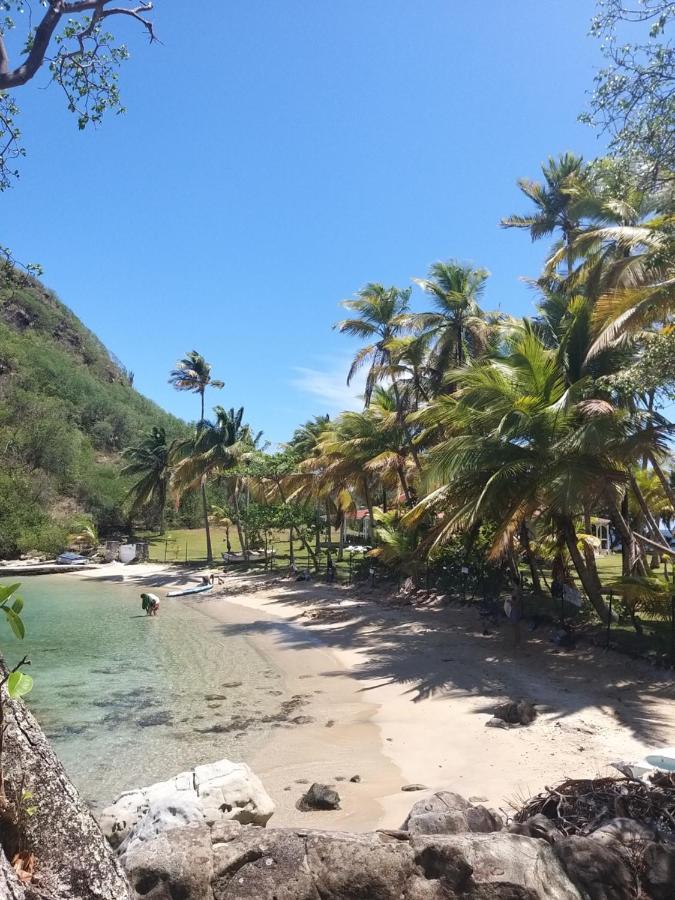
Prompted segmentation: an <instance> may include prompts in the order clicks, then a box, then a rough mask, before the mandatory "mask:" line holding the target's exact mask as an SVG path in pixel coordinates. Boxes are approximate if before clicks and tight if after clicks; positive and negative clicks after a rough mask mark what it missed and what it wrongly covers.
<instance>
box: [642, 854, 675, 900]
mask: <svg viewBox="0 0 675 900" xmlns="http://www.w3.org/2000/svg"><path fill="white" fill-rule="evenodd" d="M642 872H643V875H642V880H643V885H644V887H645V889H646V891H647V895H648V896H649V897H651V900H674V898H675V847H674V846H673V845H672V844H655V843H651V844H647V846H646V848H645V851H644V854H643V856H642Z"/></svg>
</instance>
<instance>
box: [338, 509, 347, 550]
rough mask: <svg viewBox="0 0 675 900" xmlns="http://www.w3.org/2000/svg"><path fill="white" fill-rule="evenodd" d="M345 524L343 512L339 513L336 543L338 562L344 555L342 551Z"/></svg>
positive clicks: (343, 548)
mask: <svg viewBox="0 0 675 900" xmlns="http://www.w3.org/2000/svg"><path fill="white" fill-rule="evenodd" d="M346 526H347V521H346V519H345V514H344V512H342V513H340V525H339V528H340V533H339V538H338V542H339V543H338V559H339V560H340V562H342V559H343V557H344V552H345V529H346Z"/></svg>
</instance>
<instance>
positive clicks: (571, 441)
mask: <svg viewBox="0 0 675 900" xmlns="http://www.w3.org/2000/svg"><path fill="white" fill-rule="evenodd" d="M456 377H457V388H458V389H457V393H456V394H454V395H449V396H448V395H446V396H441V397H439V398H437V399H436V400H435V401H433V402H432V403H431V404H430V406H429V408H428V410H427V411H426V412H425V413H424V414H421V416H422V417H423V418H424V419H425V424H426V425H427V426H429V427H435V428H440V429H442V431H443V432H444V433H445V438H444V439H443V440H441V441H440V442H439V443H438V445H437V446H436V447H435V448H433V449H432V450H431V452H430V455H429V456H430V459H429V471H428V478H429V481H430V483H431V485H432V489H431V491H430V493H429V494H428V495H427V496H426V497H425V498H424V499H422V500H421V501H420V502H419V503H418V504H417V507H416V508H415V509H414V510H413V511H411V512H410V513H408V514H406V516H405V517H404V523H406V522H407V523H408V524H415V523H416V522H417V521H419V520H420V518H427V520H428V522H429V524H430V532H429V537H428V539H427V545H430V544H431V545H432V546H433V545H436V544H439V543H443V542H445V541H446V540H448V539H449V538H450V537H451V536H453V535H454V534H456V533H458V532H460V531H462V532H465V533H466V532H469V531H470V530H471V528H473V527H475V526H476V525H477V524H478V523H480V522H491V523H493V524H494V526H495V529H496V530H495V537H494V541H493V544H492V549H491V556H492V557H493V558H495V559H496V558H501V557H508V556H509V555H512V552H513V551H512V547H513V542H514V540H515V539H516V538H518V537H519V535H520V534H522V528H523V525H524V524H525V523H527V522H529V521H531V520H536V521H538V522H540V523H542V524H545V525H546V527H552V528H553V529H554V531H555V532H556V533H557V534H558V535H559V536H560V538H561V540H562V541H564V543H565V545H566V546H567V549H568V551H569V553H570V556H571V557H572V560H573V562H574V565H575V568H576V570H577V573H578V575H579V578H580V579H581V582H582V584H583V586H584V589H585V591H586V594H587V595H588V598H589V600H590V602H591V603H592V605H593V606H594V608H595V609H596V611H597V612H598V614H599V615H600V616H601V617H603V618H604V617H605V615H606V610H605V605H604V602H603V599H602V593H601V585H600V581H599V577H598V573H597V568H596V565H595V559H594V557H593V553H592V552H590V547H589V546H588V545H587V544H586V543H585V542H584V540H583V539H580V535H579V534H578V533H577V525H576V523H577V522H578V521H579V520H580V518H581V517H582V515H583V511H584V509H585V508H587V507H588V506H590V507H593V506H595V505H597V504H598V503H600V502H602V501H603V500H604V498H605V497H606V496H607V494H608V492H609V491H611V490H612V489H613V486H616V485H621V484H624V483H625V481H626V475H625V471H624V466H623V461H622V460H621V459H620V458H618V457H617V454H616V453H615V452H614V447H615V444H617V443H618V442H617V440H616V439H615V431H616V430H618V429H615V428H614V419H613V416H612V413H613V408H612V407H611V406H610V405H609V404H605V405H603V404H602V403H601V402H599V401H593V400H588V399H586V398H585V396H584V392H583V388H584V383H583V382H582V383H579V384H577V385H572V386H568V385H567V384H566V380H565V376H564V372H563V371H562V370H561V367H560V365H559V360H558V356H557V354H556V352H555V350H553V349H550V348H548V347H546V346H545V344H544V343H543V342H542V340H541V338H540V337H539V336H538V334H537V332H536V330H535V328H533V326H532V325H531V324H529V323H528V322H527V321H525V322H524V323H523V325H521V326H520V327H519V328H517V329H516V330H515V331H514V332H513V333H512V334H511V335H509V340H508V342H507V345H506V349H505V352H504V353H503V354H502V355H500V356H498V357H496V358H494V359H484V360H478V361H472V362H470V363H469V364H468V365H467V366H465V368H464V369H463V370H461V371H459V372H458V373H457V376H456Z"/></svg>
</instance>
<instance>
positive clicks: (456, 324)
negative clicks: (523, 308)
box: [406, 261, 490, 392]
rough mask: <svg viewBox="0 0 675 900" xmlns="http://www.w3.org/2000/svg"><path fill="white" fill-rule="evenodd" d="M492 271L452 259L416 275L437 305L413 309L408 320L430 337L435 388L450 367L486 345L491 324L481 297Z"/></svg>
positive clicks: (473, 355) (479, 351)
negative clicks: (419, 310)
mask: <svg viewBox="0 0 675 900" xmlns="http://www.w3.org/2000/svg"><path fill="white" fill-rule="evenodd" d="M489 274H490V273H489V272H488V271H487V270H486V269H474V268H473V267H472V266H467V265H462V264H461V263H458V262H453V261H451V262H438V263H435V264H434V265H433V266H432V267H431V269H430V270H429V277H428V278H415V279H413V280H414V281H415V283H416V284H418V285H419V286H420V287H421V288H422V290H423V291H424V292H425V293H426V294H429V295H430V296H431V298H432V300H433V303H434V306H435V307H436V310H435V311H434V312H425V313H413V314H411V315H409V316H408V317H407V320H406V322H407V324H409V325H410V326H411V327H413V328H414V329H416V330H419V331H421V332H423V333H424V334H425V335H427V336H428V338H429V340H430V344H431V350H430V353H429V358H428V365H429V367H430V368H431V369H432V371H433V373H434V389H435V392H438V390H439V389H440V386H441V383H442V380H443V377H444V375H445V374H446V372H447V371H448V370H449V369H452V368H455V367H459V366H462V365H463V364H464V362H465V360H466V359H467V358H469V357H475V356H478V355H479V354H480V353H481V352H482V351H483V350H484V349H485V348H486V346H487V342H488V336H489V328H488V323H487V321H486V319H485V314H484V313H483V311H482V309H481V308H480V306H479V300H480V299H481V297H482V295H483V293H484V291H485V284H486V282H487V279H488V278H489Z"/></svg>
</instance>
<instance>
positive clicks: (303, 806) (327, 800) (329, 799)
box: [297, 782, 340, 812]
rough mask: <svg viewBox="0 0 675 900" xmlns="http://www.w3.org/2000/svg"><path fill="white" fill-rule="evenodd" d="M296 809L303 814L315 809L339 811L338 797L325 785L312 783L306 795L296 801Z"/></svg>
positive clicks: (335, 792) (336, 793)
mask: <svg viewBox="0 0 675 900" xmlns="http://www.w3.org/2000/svg"><path fill="white" fill-rule="evenodd" d="M297 807H298V809H300V810H302V811H303V812H309V811H311V810H316V809H340V795H339V794H338V792H337V791H334V790H333V788H330V787H328V785H327V784H318V783H317V782H314V784H313V785H312V786H311V788H310V789H309V790H308V791H307V793H306V794H305V795H304V796H303V797H301V798H300V800H298V803H297Z"/></svg>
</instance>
